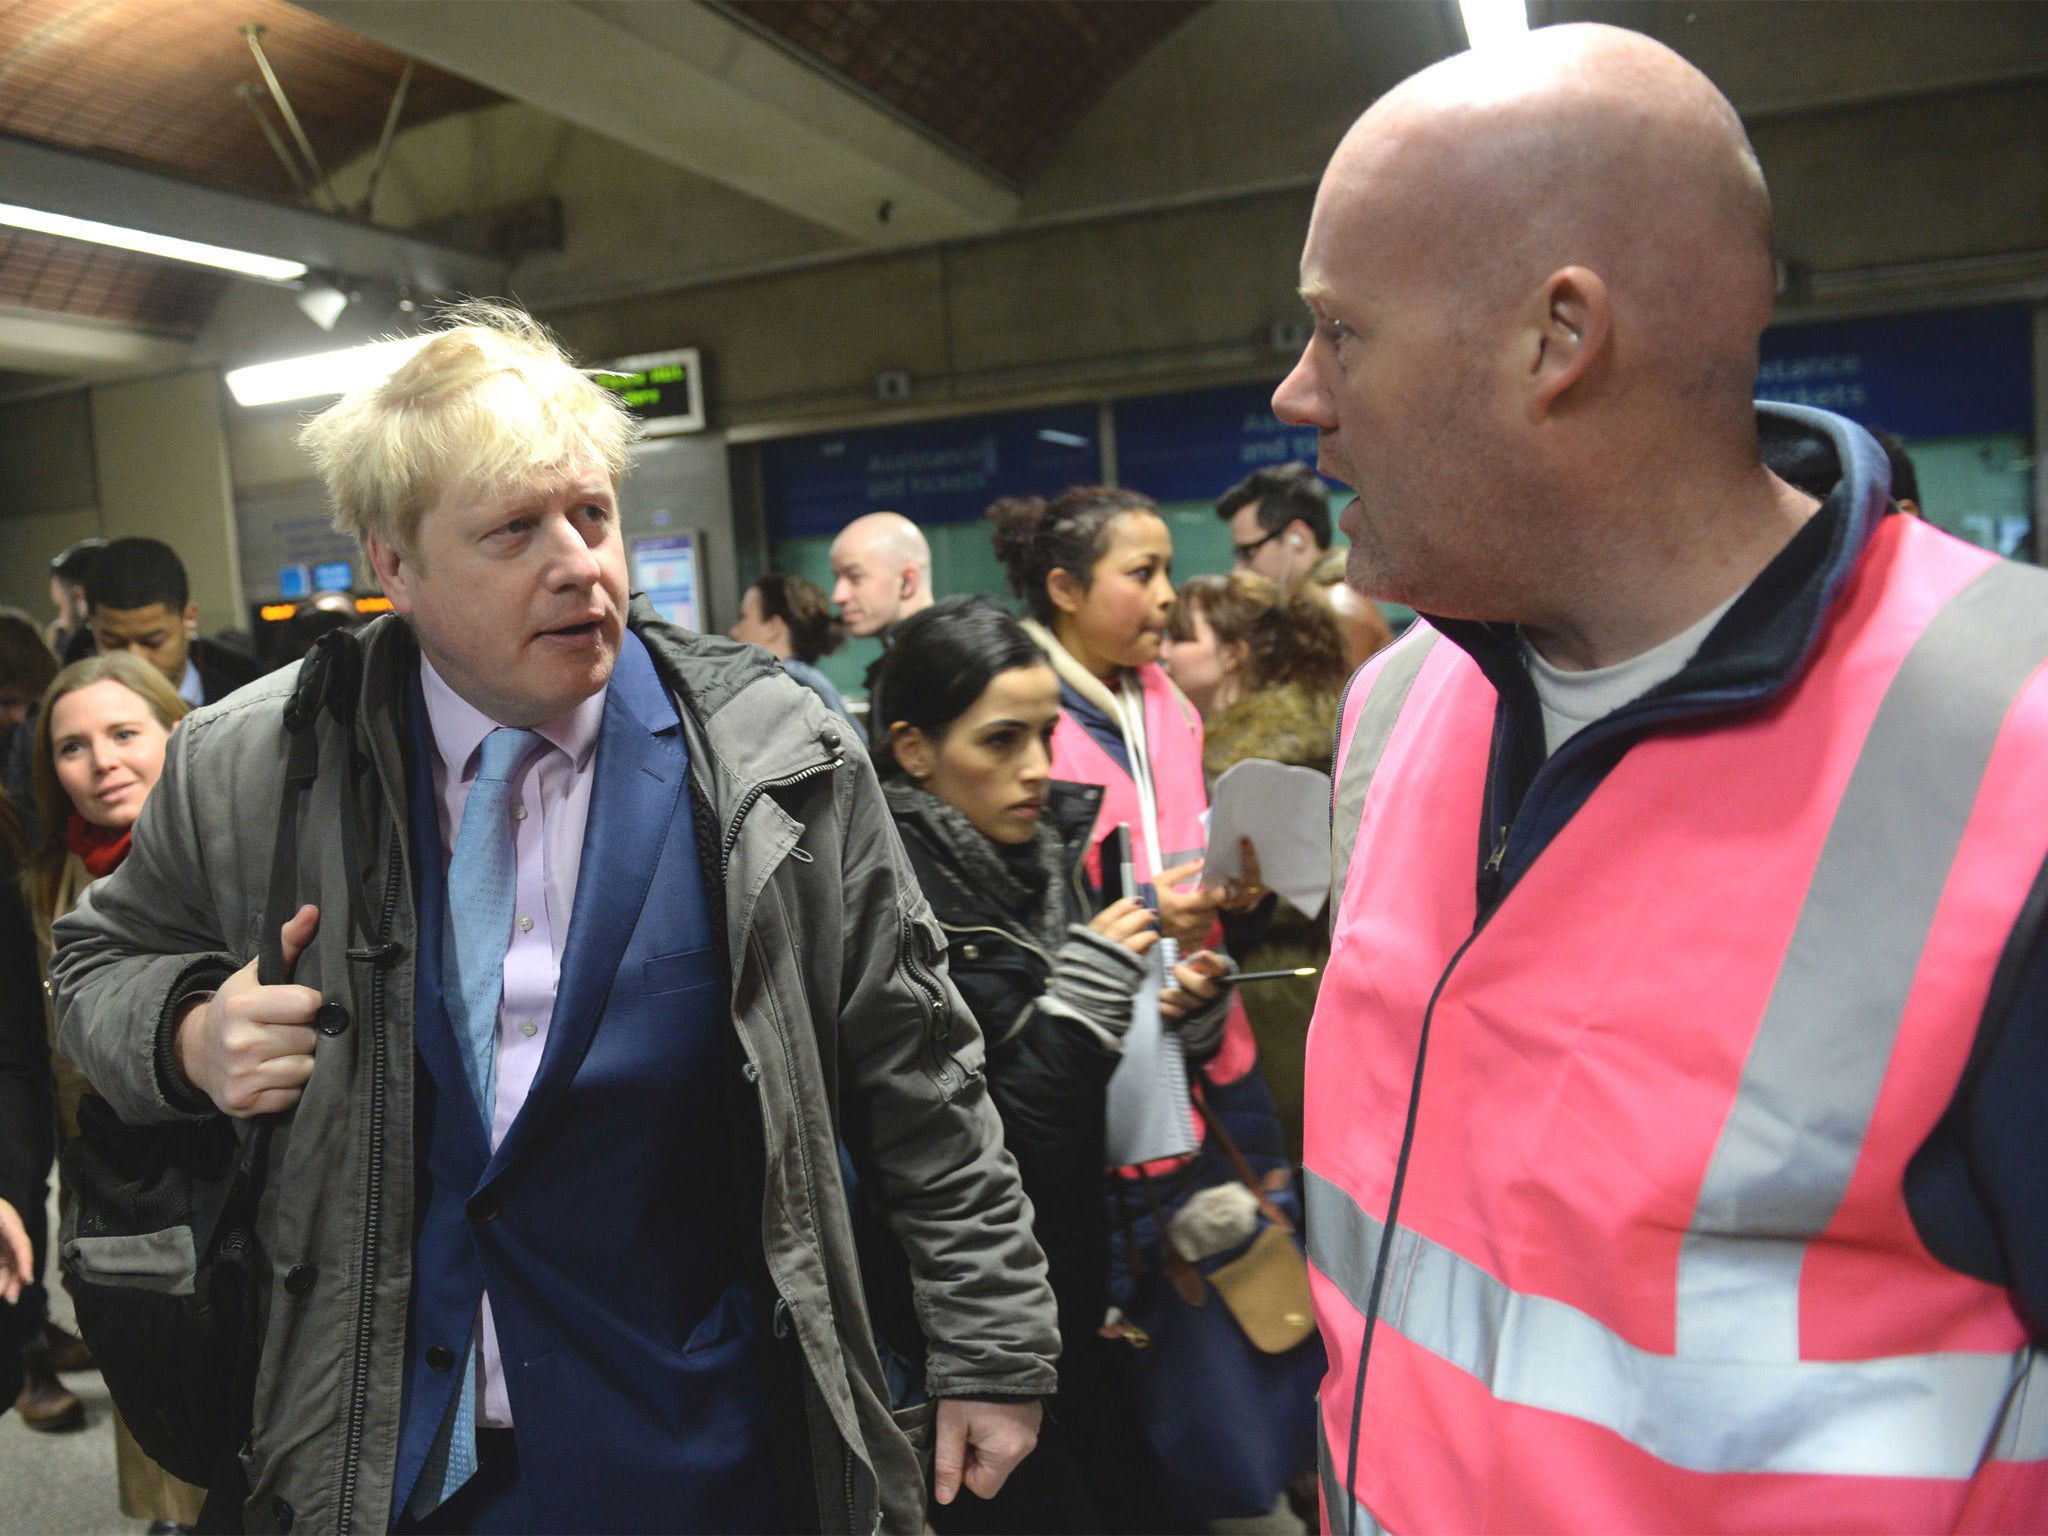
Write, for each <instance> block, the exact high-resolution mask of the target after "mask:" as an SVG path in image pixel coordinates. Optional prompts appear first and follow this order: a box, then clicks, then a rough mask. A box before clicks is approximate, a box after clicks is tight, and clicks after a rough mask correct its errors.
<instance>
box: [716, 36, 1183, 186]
mask: <svg viewBox="0 0 2048 1536" xmlns="http://www.w3.org/2000/svg"><path fill="white" fill-rule="evenodd" d="M1207 3H1208V0H1148V3H1145V4H1129V3H1124V4H1117V3H1110V4H1104V3H1102V0H1051V3H1047V0H977V3H976V4H972V5H966V4H961V3H959V0H886V3H884V0H732V7H731V8H732V10H733V11H734V12H736V13H738V14H739V15H741V16H744V17H746V18H747V19H748V20H750V21H753V22H755V23H756V24H758V25H759V26H761V27H763V28H765V29H767V30H768V31H770V32H773V33H774V34H775V35H776V36H778V37H780V38H782V39H783V40H785V41H786V42H788V43H789V44H790V46H792V47H794V48H796V49H799V50H800V51H801V52H802V53H803V54H804V55H805V56H806V57H807V58H809V59H810V60H811V61H813V62H814V63H816V64H817V65H819V66H821V67H823V68H825V69H828V70H831V71H832V72H834V73H835V74H838V75H840V76H842V77H844V78H845V79H847V80H849V81H851V82H853V83H854V84H855V85H857V86H860V87H861V88H863V89H865V90H868V91H871V92H873V93H874V94H875V95H876V96H879V97H880V98H881V99H882V100H883V101H886V102H887V103H888V104H889V105H890V106H892V107H895V108H897V109H898V110H899V111H901V112H903V113H905V114H906V115H908V116H909V117H911V118H913V119H914V120H915V121H917V122H918V123H921V124H922V125H923V126H924V127H926V128H927V129H929V130H930V131H931V132H933V133H935V134H937V135H938V136H939V137H940V138H942V139H944V140H946V141H947V142H948V143H951V144H954V145H957V146H958V147H959V148H960V149H962V150H964V151H966V152H967V153H968V154H970V155H972V156H973V157H974V158H975V159H977V160H979V161H981V162H982V163H983V164H984V165H987V166H989V167H990V168H991V169H993V170H995V171H997V172H998V173H1000V174H1001V175H1003V176H1007V177H1008V178H1009V179H1010V180H1011V181H1014V182H1018V183H1022V182H1025V181H1028V180H1029V179H1030V178H1031V176H1032V174H1033V173H1034V172H1035V171H1037V170H1038V169H1039V168H1040V167H1041V166H1043V165H1044V164H1045V162H1046V161H1047V160H1048V159H1050V158H1051V156H1052V155H1053V153H1054V151H1056V150H1057V149H1058V148H1059V147H1060V144H1061V142H1062V141H1063V140H1064V139H1065V138H1066V137H1067V135H1068V134H1069V133H1071V132H1072V131H1073V129H1074V126H1075V125H1076V124H1077V123H1079V122H1080V120H1081V117H1082V115H1083V114H1084V113H1086V112H1087V110H1088V109H1089V108H1090V107H1092V106H1094V105H1095V103H1096V102H1097V101H1099V100H1100V99H1101V98H1102V96H1103V94H1104V93H1105V92H1107V91H1108V90H1109V88H1110V87H1111V86H1112V85H1114V84H1116V82H1117V80H1118V78H1119V77H1121V76H1122V75H1123V74H1124V73H1125V71H1127V70H1128V69H1129V68H1130V67H1131V66H1132V65H1133V64H1135V63H1136V62H1137V61H1138V59H1139V58H1140V57H1141V56H1143V54H1144V53H1145V52H1146V50H1147V49H1149V48H1151V47H1152V46H1153V45H1154V44H1155V43H1157V42H1159V41H1160V40H1161V39H1162V38H1164V37H1166V36H1167V35H1168V34H1169V33H1171V32H1172V31H1173V30H1174V29H1175V28H1177V27H1179V26H1180V25H1181V23H1182V22H1184V21H1186V20H1187V19H1188V18H1189V17H1190V16H1192V15H1194V13H1195V12H1197V11H1199V10H1200V9H1202V7H1203V6H1204V5H1206V4H1207Z"/></svg>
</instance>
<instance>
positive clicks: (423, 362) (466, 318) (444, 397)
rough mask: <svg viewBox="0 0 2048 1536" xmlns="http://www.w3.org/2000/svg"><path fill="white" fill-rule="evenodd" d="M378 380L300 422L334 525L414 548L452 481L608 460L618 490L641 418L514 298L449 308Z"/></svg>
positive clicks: (487, 481)
mask: <svg viewBox="0 0 2048 1536" xmlns="http://www.w3.org/2000/svg"><path fill="white" fill-rule="evenodd" d="M441 322H442V323H441V327H440V328H439V329H438V330H436V331H435V332H434V333H433V334H432V336H431V339H429V340H428V342H427V343H426V345H425V346H423V347H421V348H420V349H419V350H418V351H417V352H415V353H413V355H412V356H411V357H410V358H408V359H407V360H406V362H405V364H404V366H403V367H401V368H399V369H398V371H397V372H395V373H393V374H392V375H391V377H390V378H388V379H386V380H385V381H384V382H383V383H381V384H373V385H368V386H365V387H364V388H362V389H358V390H356V391H354V392H353V393H351V394H347V395H344V396H342V398H341V399H340V400H338V401H336V402H335V403H334V404H333V405H331V406H329V407H328V408H327V409H326V410H324V411H322V412H321V413H320V414H319V415H318V416H315V417H314V418H313V419H312V420H311V421H309V422H307V423H306V424H305V425H304V426H303V427H301V428H300V429H299V446H300V447H301V448H303V449H305V451H306V452H307V453H308V454H309V455H310V456H311V457H312V460H313V462H314V464H315V465H316V466H317V467H318V469H319V471H320V478H321V480H322V481H323V482H324V483H325V485H326V487H327V497H328V500H329V502H330V503H332V506H333V512H334V526H335V529H336V530H337V531H338V532H341V533H347V534H352V535H354V536H355V538H356V539H357V540H358V541H359V542H361V541H364V540H367V539H368V538H369V537H370V536H371V535H373V534H374V535H375V536H376V537H378V538H380V539H382V540H384V541H385V542H386V543H389V544H390V545H392V546H393V547H394V548H396V549H397V550H398V552H399V553H400V554H401V555H406V556H412V555H415V554H416V551H417V547H418V544H417V541H418V534H419V526H420V519H421V517H423V516H424V515H425V514H426V511H427V509H428V508H429V507H431V506H433V505H434V503H435V502H436V501H437V500H438V499H439V498H440V497H441V496H442V495H443V494H444V493H445V492H446V491H448V490H449V489H450V488H451V487H453V486H456V485H458V484H462V485H470V486H474V487H477V488H480V489H484V490H497V489H507V490H509V489H514V488H517V487H520V486H524V485H529V484H532V483H533V482H534V481H536V480H540V479H543V478H545V477H547V476H548V475H550V474H552V473H556V472H559V471H562V470H565V469H568V468H569V467H570V466H571V465H573V464H575V463H577V462H578V461H580V460H583V459H586V458H594V459H597V460H599V461H601V462H602V463H603V464H604V466H605V467H606V469H607V470H609V471H610V473H611V478H612V484H613V485H614V486H616V485H617V484H618V482H619V479H620V477H621V476H622V475H624V474H625V472H626V450H627V449H628V448H629V447H630V446H631V445H632V443H633V441H634V439H635V438H637V437H638V436H639V435H640V425H639V423H638V422H637V421H635V420H634V419H633V417H632V415H631V414H630V413H629V412H628V411H627V410H626V408H625V406H624V405H623V404H622V403H621V402H620V400H619V398H618V396H617V395H615V394H613V393H612V392H611V391H610V390H608V389H606V388H604V387H603V386H602V385H600V384H598V383H597V382H596V381H595V380H594V379H592V378H591V377H589V376H588V375H587V374H584V373H582V372H580V371H579V370H578V369H577V367H576V365H575V364H574V363H573V362H571V361H570V359H569V355H568V353H566V352H565V351H564V350H563V349H562V345H561V343H560V342H558V341H556V340H555V338H554V336H553V335H552V334H550V333H549V331H548V329H547V327H545V326H544V325H542V324H541V323H540V322H539V321H537V320H535V319H534V318H533V317H532V316H531V315H529V314H527V313H526V312H525V311H524V310H521V309H518V308H515V307H514V306H512V305H510V304H498V303H486V302H483V301H472V302H469V303H464V304H459V305H455V306H453V307H451V308H450V309H448V310H447V311H446V312H445V313H444V314H443V315H442V316H441Z"/></svg>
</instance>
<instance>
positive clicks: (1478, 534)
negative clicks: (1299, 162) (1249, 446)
mask: <svg viewBox="0 0 2048 1536" xmlns="http://www.w3.org/2000/svg"><path fill="white" fill-rule="evenodd" d="M1340 153H1341V152H1340ZM1374 202H1375V199H1374V196H1373V192H1372V189H1371V188H1370V187H1369V186H1368V185H1367V184H1365V182H1364V179H1363V178H1362V177H1360V176H1357V175H1354V176H1351V177H1348V178H1339V177H1336V176H1334V175H1333V176H1326V177H1325V179H1324V182H1323V186H1322V188H1321V190H1320V191H1319V192H1318V193H1317V195H1316V208H1315V214H1314V216H1313V218H1312V219H1311V221H1310V224H1309V235H1308V242H1307V244H1306V246H1305V248H1304V250H1303V252H1302V264H1301V272H1302V296H1303V298H1304V300H1305V301H1306V302H1307V304H1308V307H1309V312H1310V314H1311V316H1312V318H1313V320H1314V329H1313V330H1312V331H1311V333H1310V337H1309V343H1308V346H1307V347H1306V349H1304V351H1303V352H1302V355H1301V360H1300V361H1299V362H1298V363H1296V364H1295V366H1294V371H1293V372H1292V373H1290V374H1289V375H1288V376H1287V377H1286V379H1284V380H1283V381H1282V382H1281V384H1280V387H1279V388H1278V389H1277V390H1275V391H1274V394H1273V411H1274V414H1275V415H1277V416H1278V417H1279V418H1280V419H1281V420H1282V421H1285V422H1288V423H1290V424H1292V425H1296V426H1313V427H1315V428H1316V429H1317V432H1318V433H1319V439H1318V450H1317V457H1318V462H1317V468H1318V469H1320V470H1321V471H1322V473H1323V474H1324V475H1325V476H1327V477H1329V478H1332V479H1336V480H1342V481H1343V482H1344V483H1345V484H1347V485H1349V486H1351V487H1352V488H1353V489H1354V490H1356V491H1357V492H1358V496H1357V499H1356V500H1354V501H1353V502H1352V503H1351V504H1350V506H1348V507H1346V508H1345V509H1344V514H1343V517H1342V519H1341V520H1340V523H1341V526H1342V528H1343V530H1344V532H1345V533H1346V534H1347V535H1348V536H1349V537H1350V540H1351V550H1350V554H1349V556H1348V558H1347V563H1346V570H1345V576H1346V580H1347V581H1349V582H1350V584H1351V585H1352V586H1353V587H1354V588H1355V589H1357V590H1358V591H1359V592H1361V593H1363V594H1365V595H1366V596H1368V597H1376V598H1381V599H1384V600H1388V601H1393V602H1406V603H1419V604H1420V605H1422V606H1425V607H1427V606H1429V605H1430V604H1432V603H1435V604H1437V605H1439V606H1438V607H1437V609H1436V611H1444V612H1455V611H1457V590H1456V589H1458V588H1460V587H1462V586H1463V585H1464V581H1463V578H1462V576H1461V571H1462V569H1463V568H1465V567H1467V566H1468V565H1469V564H1470V562H1471V561H1473V560H1483V559H1485V558H1486V552H1487V549H1488V548H1489V547H1490V546H1489V544H1488V538H1489V533H1490V530H1489V529H1488V528H1487V527H1486V521H1487V518H1488V517H1489V516H1490V515H1491V512H1492V506H1493V501H1494V500H1495V499H1496V498H1494V497H1492V496H1490V495H1489V494H1488V491H1489V487H1488V484H1487V473H1488V472H1487V469H1486V465H1487V464H1489V463H1490V462H1492V459H1493V450H1494V446H1495V444H1496V442H1497V440H1498V435H1499V433H1498V427H1499V423H1498V422H1497V421H1495V420H1493V419H1492V413H1493V410H1494V382H1495V381H1494V378H1493V374H1492V371H1491V367H1490V364H1489V361H1488V358H1487V356H1486V352H1485V346H1484V343H1483V341H1481V340H1479V339H1476V338H1474V337H1473V336H1471V335H1468V334H1466V333H1465V332H1464V331H1462V330H1461V328H1460V324H1459V322H1458V320H1457V317H1456V315H1455V314H1454V310H1455V308H1456V305H1455V304H1454V303H1453V302H1452V301H1453V299H1454V298H1455V297H1456V295H1457V292H1458V278H1457V277H1456V275H1455V274H1452V275H1450V276H1448V277H1442V278H1431V279H1429V280H1427V281H1425V280H1423V279H1422V278H1420V277H1418V275H1417V264H1416V263H1415V262H1414V261H1413V259H1412V257H1411V258H1410V259H1407V260H1405V261H1404V260H1402V259H1401V255H1400V252H1401V240H1402V237H1403V233H1404V232H1403V231H1402V230H1401V229H1400V228H1399V227H1398V222H1399V221H1398V219H1396V218H1395V217H1392V216H1389V215H1387V214H1385V213H1384V212H1382V211H1381V210H1379V209H1378V208H1376V207H1375V206H1373V205H1374Z"/></svg>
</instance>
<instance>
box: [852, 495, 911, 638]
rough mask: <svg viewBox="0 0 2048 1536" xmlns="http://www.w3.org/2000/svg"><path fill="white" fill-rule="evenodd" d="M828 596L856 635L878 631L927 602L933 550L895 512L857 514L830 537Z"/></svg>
mask: <svg viewBox="0 0 2048 1536" xmlns="http://www.w3.org/2000/svg"><path fill="white" fill-rule="evenodd" d="M832 578H833V580H832V601H833V602H835V603H837V604H838V605H839V612H840V616H841V617H842V618H843V619H845V620H846V627H847V628H848V629H849V630H851V631H852V632H853V633H854V634H855V635H859V636H862V637H866V636H869V635H876V634H880V633H881V632H882V631H883V630H885V629H887V628H888V627H889V626H890V625H892V624H895V623H897V622H898V621H900V620H902V619H907V618H909V617H910V616H911V615H912V614H913V613H916V612H918V611H919V610H920V609H923V608H929V607H930V606H931V605H932V549H931V545H929V544H928V543H926V542H925V537H924V534H923V533H922V532H920V531H919V530H918V526H917V524H915V523H913V522H912V521H911V520H910V519H909V518H907V517H905V516H904V515H903V514H902V513H900V512H870V513H868V514H867V515H866V516H865V517H857V518H855V519H854V520H853V521H852V522H850V523H848V524H847V525H846V526H845V527H844V528H842V529H841V530H840V531H839V537H838V538H836V539H834V540H833V541H832Z"/></svg>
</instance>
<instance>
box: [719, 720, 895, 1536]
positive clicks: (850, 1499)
mask: <svg viewBox="0 0 2048 1536" xmlns="http://www.w3.org/2000/svg"><path fill="white" fill-rule="evenodd" d="M845 762H846V759H845V758H843V757H835V758H832V759H831V760H830V761H828V762H822V763H813V764H811V765H810V766H809V767H808V768H802V769H799V770H798V771H797V772H795V773H789V774H784V775H783V776H782V777H781V778H776V779H763V780H761V781H760V782H759V783H756V784H753V785H750V786H749V787H748V789H747V792H746V794H745V795H743V796H742V797H741V798H740V803H739V808H738V809H737V810H735V811H734V812H733V816H732V821H731V823H730V824H729V825H728V826H727V827H726V829H725V838H724V841H723V842H722V843H721V844H720V845H719V850H718V872H719V880H720V882H721V884H730V878H729V877H730V876H731V873H732V851H733V848H734V847H735V846H736V845H737V844H738V842H739V840H740V828H741V827H742V826H744V825H745V824H746V820H747V813H748V812H749V811H751V810H753V808H754V802H755V801H756V800H759V799H760V798H761V796H763V795H764V794H766V793H767V792H768V791H769V790H771V789H788V788H789V787H790V786H792V785H796V784H802V783H804V782H806V781H807V780H810V779H815V778H817V777H818V776H819V775H821V774H827V773H832V772H835V771H836V770H837V769H839V768H841V767H843V766H844V765H845ZM900 926H902V928H903V929H904V933H905V937H906V938H907V937H908V924H907V920H900ZM912 974H913V976H915V973H914V972H913V973H912ZM921 985H922V983H920V986H921ZM798 1151H799V1156H801V1155H802V1149H801V1148H799V1149H798ZM806 1177H808V1175H806ZM788 1311H789V1302H788V1301H787V1299H786V1298H783V1297H780V1296H778V1297H777V1298H776V1314H777V1321H778V1323H779V1322H780V1321H781V1318H782V1316H783V1315H785V1314H787V1313H788ZM839 1456H840V1468H841V1472H842V1477H843V1483H844V1492H845V1498H846V1528H847V1530H848V1531H854V1530H856V1529H858V1527H859V1523H860V1521H859V1514H858V1511H857V1510H856V1509H855V1506H854V1486H853V1460H854V1457H853V1448H852V1447H851V1446H850V1445H848V1444H846V1442H845V1441H844V1440H843V1439H842V1440H841V1441H840V1444H839Z"/></svg>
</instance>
